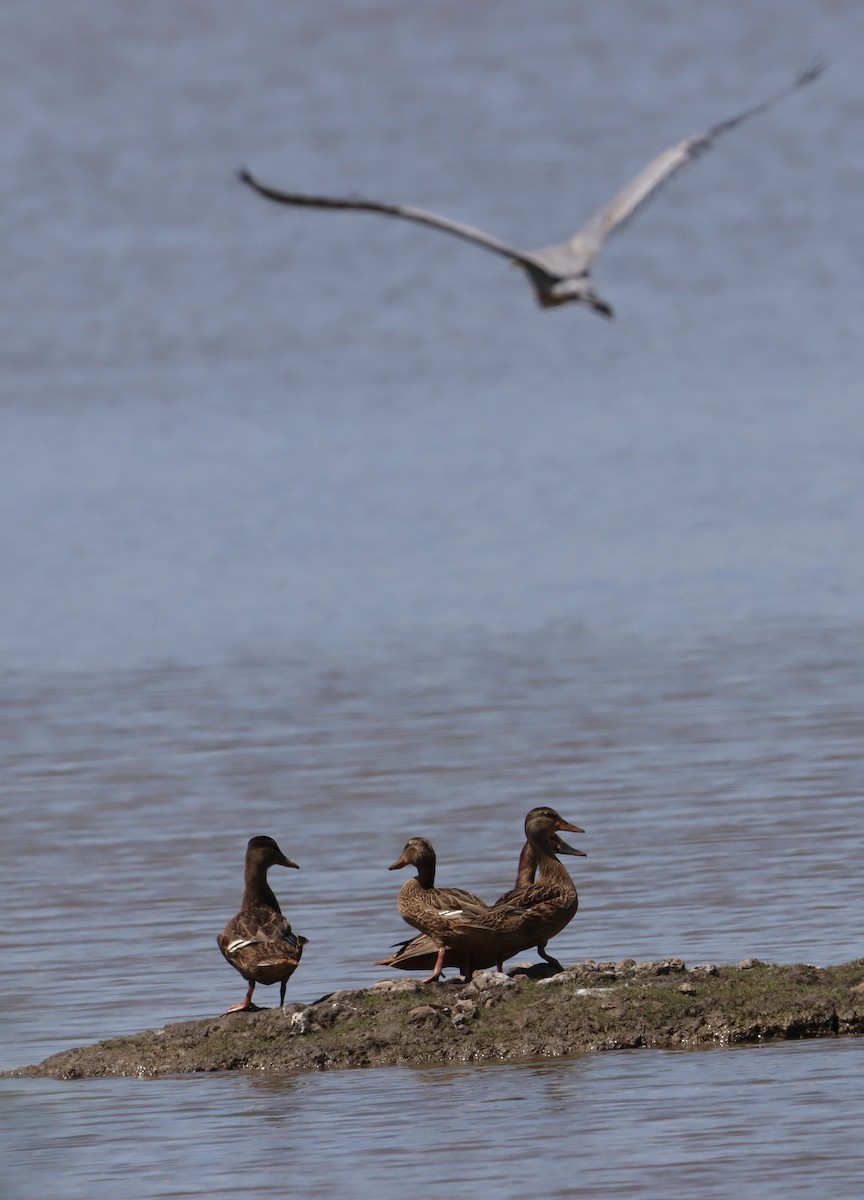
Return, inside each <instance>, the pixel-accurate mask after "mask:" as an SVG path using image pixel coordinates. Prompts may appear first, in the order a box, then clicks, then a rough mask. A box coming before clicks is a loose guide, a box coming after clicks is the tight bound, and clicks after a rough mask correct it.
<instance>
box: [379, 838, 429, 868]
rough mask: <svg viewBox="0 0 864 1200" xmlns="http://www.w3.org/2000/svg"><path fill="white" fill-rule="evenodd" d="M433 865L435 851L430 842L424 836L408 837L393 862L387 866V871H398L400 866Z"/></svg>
mask: <svg viewBox="0 0 864 1200" xmlns="http://www.w3.org/2000/svg"><path fill="white" fill-rule="evenodd" d="M430 864H431V865H432V866H433V867H434V866H435V851H434V850H433V848H432V843H431V842H428V841H427V840H426V838H420V837H415V838H409V839H408V841H407V842H406V843H405V849H404V850H403V851H402V853H401V854H400V855H399V857H398V858H397V859H396V861H395V862H394V863H391V864H390V866H389V867H388V868H387V870H388V871H398V870H399V868H400V867H410V866H414V867H419V866H421V865H422V866H428V865H430Z"/></svg>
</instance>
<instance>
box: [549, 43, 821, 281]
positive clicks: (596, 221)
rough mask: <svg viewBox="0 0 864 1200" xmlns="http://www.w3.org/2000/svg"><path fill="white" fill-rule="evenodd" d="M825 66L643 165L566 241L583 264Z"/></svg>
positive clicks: (817, 65)
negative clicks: (673, 182)
mask: <svg viewBox="0 0 864 1200" xmlns="http://www.w3.org/2000/svg"><path fill="white" fill-rule="evenodd" d="M825 66H826V64H825V63H814V64H813V66H811V67H808V68H807V70H806V71H802V73H801V74H800V75H799V76H798V78H797V79H796V80H795V82H794V83H793V84H791V86H790V87H787V88H784V89H783V91H782V92H778V93H777V94H776V95H774V96H771V97H770V98H769V99H768V100H763V101H762V103H761V104H755V105H754V106H753V107H752V108H748V109H746V110H745V111H744V112H741V113H738V115H737V116H735V117H729V118H728V119H727V120H725V121H720V122H719V123H718V124H717V125H712V127H711V128H710V129H706V130H705V131H704V133H697V134H695V135H694V136H693V137H689V138H685V139H684V141H682V142H678V143H677V144H676V145H674V146H670V147H669V149H668V150H664V151H663V153H662V154H658V155H657V157H656V158H654V159H652V160H651V162H649V163H648V165H647V166H646V167H643V169H642V170H641V171H640V172H639V174H638V175H637V176H636V177H635V179H631V181H630V182H629V183H628V184H627V186H626V187H624V188H622V189H621V191H620V192H618V194H617V195H616V196H613V198H612V199H611V200H610V201H609V203H608V204H605V205H604V206H603V207H602V208H601V209H600V210H599V211H598V212H596V213H595V214H594V216H593V217H591V219H590V220H589V221H588V222H586V224H585V225H584V226H583V227H582V228H581V229H580V230H578V232H577V233H576V234H574V236H573V237H572V238H571V239H570V241H569V242H567V243H565V245H566V248H567V250H568V251H570V252H573V253H576V254H577V255H578V256H579V258H580V260H581V264H582V265H584V266H585V267H587V266H589V265H590V264H591V262H593V260H594V259H595V258H596V256H597V255H598V254H599V252H600V250H601V249H602V248H603V243H604V242H605V241H606V239H607V238H608V237H609V236H610V234H612V233H614V232H615V231H616V230H617V229H620V228H621V227H622V226H623V225H625V224H626V223H627V221H629V220H630V218H631V217H632V216H633V215H634V213H636V212H637V211H638V210H639V209H640V208H641V207H642V205H643V204H644V203H645V202H646V201H647V200H650V198H651V197H652V196H653V195H654V193H655V192H656V191H657V189H658V188H659V187H661V185H662V184H664V183H665V182H666V180H667V179H670V178H671V177H672V176H673V175H674V174H676V172H678V171H680V170H681V168H682V167H686V166H687V164H688V163H691V162H693V161H694V160H695V159H697V158H698V157H699V156H700V155H701V154H704V153H705V151H706V150H710V149H711V147H712V146H713V145H714V142H715V141H716V140H717V138H718V137H720V136H721V134H724V133H727V132H728V131H729V130H730V129H734V128H735V127H736V125H740V124H741V123H742V122H743V121H747V120H749V119H750V117H755V116H757V114H759V113H761V112H765V110H766V109H768V108H771V107H773V105H775V104H777V103H778V102H779V101H780V100H783V99H785V97H786V96H790V95H792V93H793V92H795V91H797V89H798V88H799V87H804V85H805V84H807V83H812V82H813V80H814V79H818V78H819V76H820V75H821V74H822V72H823V71H824V70H825Z"/></svg>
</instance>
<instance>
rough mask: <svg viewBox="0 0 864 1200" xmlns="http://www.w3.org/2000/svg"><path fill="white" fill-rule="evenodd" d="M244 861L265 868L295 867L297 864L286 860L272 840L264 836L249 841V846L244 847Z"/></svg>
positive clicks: (288, 859)
mask: <svg viewBox="0 0 864 1200" xmlns="http://www.w3.org/2000/svg"><path fill="white" fill-rule="evenodd" d="M246 861H247V862H255V863H259V864H260V865H261V866H263V867H265V868H266V867H297V863H295V862H292V861H291V859H290V858H286V856H285V855H284V854H283V853H282V851H281V850H280V849H279V846H278V845H277V843H276V842H275V841H274V840H273V838H271V837H266V836H264V835H262V836H260V837H253V838H250V839H249V845H248V846H247V847H246ZM299 869H300V868H299V867H297V870H298V871H299Z"/></svg>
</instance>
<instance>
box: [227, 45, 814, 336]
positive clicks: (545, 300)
mask: <svg viewBox="0 0 864 1200" xmlns="http://www.w3.org/2000/svg"><path fill="white" fill-rule="evenodd" d="M824 69H825V64H824V63H816V64H814V65H813V66H810V67H808V68H807V69H806V70H805V71H802V73H801V74H800V75H799V76H798V78H797V79H796V80H795V82H794V83H793V84H791V85H790V86H789V87H787V88H784V89H783V91H781V92H778V93H777V94H776V95H774V96H771V97H770V98H769V99H767V100H763V102H762V103H761V104H756V105H754V106H753V107H752V108H748V109H746V110H745V111H744V112H741V113H738V115H737V116H735V117H729V118H728V119H727V120H725V121H720V122H719V123H718V124H717V125H712V126H711V128H710V129H706V130H705V131H704V132H703V133H697V134H694V135H693V136H692V137H688V138H685V139H684V140H683V141H681V142H676V144H675V145H674V146H670V147H669V149H668V150H664V151H663V153H662V154H658V155H657V157H656V158H653V159H652V160H651V162H649V163H648V165H647V166H646V167H643V168H642V170H641V171H640V172H639V174H638V175H636V176H635V178H634V179H631V181H630V182H629V183H628V184H627V185H626V186H625V187H624V188H622V189H621V191H620V192H618V193H617V195H615V196H613V197H612V199H611V200H610V201H609V202H608V203H607V204H604V206H603V207H602V208H601V209H599V210H598V211H597V212H596V213H595V214H594V215H593V217H591V218H590V220H589V221H587V222H586V223H585V224H584V225H583V226H582V228H581V229H579V230H577V232H576V233H575V234H573V236H572V237H571V238H569V239H568V240H567V241H565V242H560V243H558V244H557V245H554V246H543V247H541V248H540V249H538V250H520V249H519V248H518V247H516V246H511V245H508V243H507V242H503V241H501V240H500V239H499V238H496V237H494V236H493V235H492V234H489V233H485V232H484V231H483V230H482V229H475V228H473V227H472V226H470V225H463V224H462V223H461V222H459V221H453V220H451V219H450V218H449V217H442V216H439V215H438V214H437V213H433V212H426V211H424V210H423V209H421V208H409V207H407V206H406V205H401V204H384V203H380V202H378V201H375V200H363V199H360V198H354V197H346V198H344V199H340V198H338V197H330V196H309V195H305V194H303V193H299V192H285V191H279V190H277V189H276V188H272V187H268V186H267V185H265V184H263V183H259V182H258V180H257V179H255V177H254V176H253V175H252V174H251V172H250V171H248V170H246V169H245V168H243V169H242V170H240V171H239V172H238V174H239V177H240V179H241V180H242V181H243V182H244V183H246V184H248V185H249V187H251V188H254V190H255V191H256V192H259V193H260V195H262V196H266V197H267V199H268V200H274V201H276V203H278V204H294V205H299V206H305V207H308V208H345V209H356V210H358V211H360V212H376V213H383V214H384V215H385V216H390V217H402V218H403V219H404V220H406V221H416V222H418V223H419V224H420V225H429V226H431V228H433V229H440V230H442V231H443V232H444V233H450V234H453V235H454V237H459V238H463V239H464V240H465V241H468V242H474V243H475V245H478V246H482V247H483V248H484V249H485V250H490V251H491V252H492V253H493V254H499V255H501V257H502V258H507V259H509V260H510V261H511V262H512V263H515V264H516V265H517V266H519V267H521V268H522V270H523V271H524V272H525V274H526V275H527V276H528V279H529V281H530V283H531V286H532V287H533V289H534V295H535V297H536V299H537V303H538V304H539V305H540V306H541V308H557V307H558V305H560V304H569V303H570V302H571V301H575V302H576V303H578V304H586V305H588V306H589V307H590V308H593V309H594V311H595V312H597V313H600V314H601V315H602V316H604V317H611V316H612V315H613V312H612V308H611V306H610V305H609V304H608V303H607V302H606V301H605V300H604V299H602V297H601V296H600V295H599V294H598V292H597V290H596V288H595V287H594V283H593V281H592V279H591V268H592V266H593V264H594V260H595V259H596V257H597V255H598V254H599V253H600V251H601V250H602V249H603V246H604V245H605V243H606V239H607V238H608V237H610V236H611V235H612V234H613V233H615V232H616V231H617V230H618V229H621V228H622V227H623V226H624V225H625V224H626V223H627V222H628V221H629V220H630V218H631V217H632V216H633V215H634V214H635V213H636V212H638V210H639V209H640V208H641V207H642V205H643V204H644V203H645V202H646V201H647V200H649V199H650V198H651V197H652V196H653V195H654V193H655V192H656V191H657V190H658V188H659V187H660V186H661V185H662V184H663V183H665V182H666V180H667V179H669V178H670V177H671V176H672V175H674V174H675V173H676V172H677V171H680V170H681V168H682V167H685V166H687V164H688V163H691V162H693V161H694V160H695V159H697V158H698V157H699V156H700V155H701V154H703V153H704V152H705V151H706V150H709V149H710V148H711V147H712V146H713V145H714V142H715V141H716V139H717V138H718V137H720V135H721V134H724V133H726V132H728V131H729V130H730V129H734V128H735V127H736V126H737V125H740V124H741V123H742V122H743V121H746V120H748V119H749V118H750V117H755V116H756V115H757V114H758V113H761V112H765V110H766V109H768V108H771V107H772V106H773V105H775V104H777V103H778V102H779V101H780V100H783V99H784V98H785V97H786V96H790V95H792V93H793V92H795V91H797V89H798V88H800V87H804V85H805V84H808V83H812V82H813V80H814V79H817V78H818V77H819V76H820V75H821V74H822V72H823V70H824Z"/></svg>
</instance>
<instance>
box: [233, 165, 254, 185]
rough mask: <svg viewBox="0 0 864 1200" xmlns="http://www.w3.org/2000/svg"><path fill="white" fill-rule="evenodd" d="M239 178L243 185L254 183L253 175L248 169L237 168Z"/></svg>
mask: <svg viewBox="0 0 864 1200" xmlns="http://www.w3.org/2000/svg"><path fill="white" fill-rule="evenodd" d="M237 178H238V179H239V180H240V182H241V183H252V182H253V180H252V175H251V173H250V171H249V169H248V167H238V168H237Z"/></svg>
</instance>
